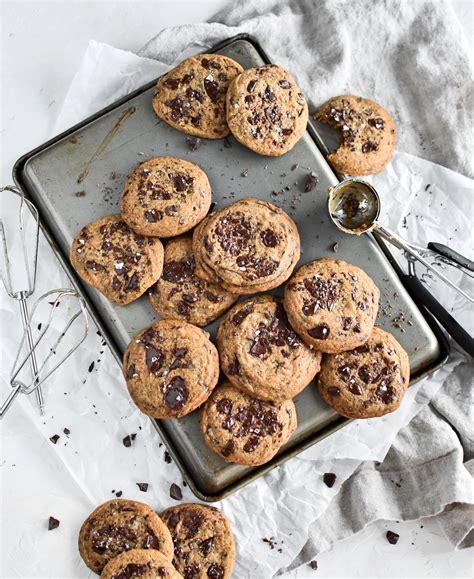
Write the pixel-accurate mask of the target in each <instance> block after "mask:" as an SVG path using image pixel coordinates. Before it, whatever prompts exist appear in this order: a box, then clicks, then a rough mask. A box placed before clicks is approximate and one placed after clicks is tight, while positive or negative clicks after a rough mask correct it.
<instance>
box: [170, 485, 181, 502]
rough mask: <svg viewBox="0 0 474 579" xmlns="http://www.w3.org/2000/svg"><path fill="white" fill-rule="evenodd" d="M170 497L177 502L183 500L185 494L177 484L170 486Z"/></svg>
mask: <svg viewBox="0 0 474 579" xmlns="http://www.w3.org/2000/svg"><path fill="white" fill-rule="evenodd" d="M170 497H171V498H172V499H174V500H175V501H180V500H181V499H182V498H183V493H182V491H181V487H180V486H178V485H177V484H175V483H173V484H172V485H171V486H170Z"/></svg>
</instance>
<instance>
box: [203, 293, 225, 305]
mask: <svg viewBox="0 0 474 579" xmlns="http://www.w3.org/2000/svg"><path fill="white" fill-rule="evenodd" d="M204 297H205V298H206V300H207V301H209V302H211V303H213V304H217V303H219V302H220V301H221V300H220V299H219V297H218V296H216V295H215V294H213V293H212V292H208V291H205V292H204Z"/></svg>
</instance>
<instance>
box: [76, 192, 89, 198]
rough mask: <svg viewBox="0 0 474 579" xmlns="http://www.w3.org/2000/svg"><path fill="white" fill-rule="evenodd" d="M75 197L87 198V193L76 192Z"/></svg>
mask: <svg viewBox="0 0 474 579" xmlns="http://www.w3.org/2000/svg"><path fill="white" fill-rule="evenodd" d="M74 196H75V197H85V196H86V192H85V191H76V192H75V193H74Z"/></svg>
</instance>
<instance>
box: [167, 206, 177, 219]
mask: <svg viewBox="0 0 474 579" xmlns="http://www.w3.org/2000/svg"><path fill="white" fill-rule="evenodd" d="M178 212H179V205H168V207H165V215H168V217H173V216H174V215H178Z"/></svg>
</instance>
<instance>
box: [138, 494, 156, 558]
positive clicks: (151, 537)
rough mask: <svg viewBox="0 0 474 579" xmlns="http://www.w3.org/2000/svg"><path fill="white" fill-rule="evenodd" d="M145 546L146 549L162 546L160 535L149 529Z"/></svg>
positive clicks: (144, 542)
mask: <svg viewBox="0 0 474 579" xmlns="http://www.w3.org/2000/svg"><path fill="white" fill-rule="evenodd" d="M147 487H148V485H147ZM140 490H141V489H140ZM143 548H144V549H159V548H160V541H159V540H158V537H157V536H156V535H155V533H152V531H151V529H148V535H147V536H146V537H145V540H144V541H143Z"/></svg>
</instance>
